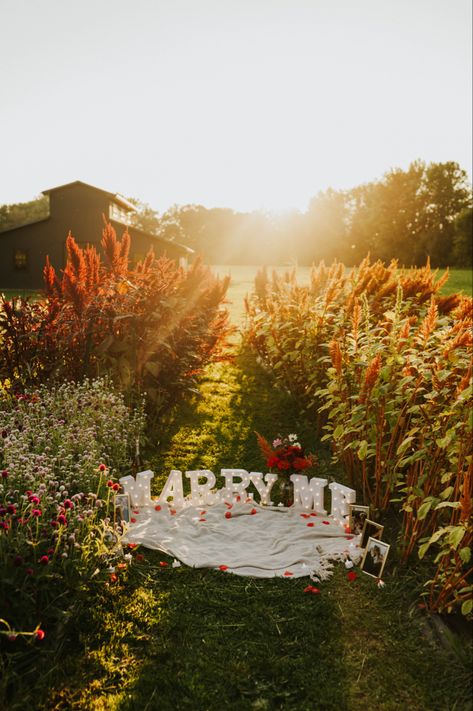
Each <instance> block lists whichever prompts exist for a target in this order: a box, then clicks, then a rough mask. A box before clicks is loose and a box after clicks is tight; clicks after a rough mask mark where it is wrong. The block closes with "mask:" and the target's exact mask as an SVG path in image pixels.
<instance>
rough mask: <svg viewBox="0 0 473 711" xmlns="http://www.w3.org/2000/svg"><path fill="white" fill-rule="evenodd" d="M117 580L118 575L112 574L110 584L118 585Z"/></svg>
mask: <svg viewBox="0 0 473 711" xmlns="http://www.w3.org/2000/svg"><path fill="white" fill-rule="evenodd" d="M117 580H118V577H117V575H116V573H110V582H112V583H116V582H117Z"/></svg>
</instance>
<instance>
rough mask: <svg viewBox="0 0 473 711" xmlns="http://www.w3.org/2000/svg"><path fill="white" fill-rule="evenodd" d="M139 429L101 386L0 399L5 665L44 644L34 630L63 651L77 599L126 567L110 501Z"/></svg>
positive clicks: (0, 628)
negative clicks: (116, 568)
mask: <svg viewBox="0 0 473 711" xmlns="http://www.w3.org/2000/svg"><path fill="white" fill-rule="evenodd" d="M143 430H144V416H143V413H142V411H140V410H137V411H131V410H130V408H129V407H128V406H127V405H126V404H125V402H124V400H123V397H122V396H121V395H120V394H118V393H116V392H114V391H113V389H112V388H111V385H110V382H108V381H104V380H96V381H94V382H88V381H85V382H84V383H82V384H81V385H73V384H71V383H68V384H63V385H61V386H58V387H55V388H52V389H50V388H47V387H45V386H43V387H41V388H39V389H37V390H35V391H31V392H29V393H25V394H22V395H19V396H16V397H15V396H10V395H9V394H7V393H3V394H2V395H1V396H0V435H1V436H0V470H1V472H0V580H1V595H0V650H1V652H2V655H4V660H5V662H4V663H5V665H6V668H9V667H10V666H11V667H14V666H15V665H16V664H17V662H21V660H23V659H24V658H25V656H26V657H27V656H28V655H29V654H30V653H31V652H32V648H31V645H33V646H34V645H37V644H40V643H41V641H42V640H41V637H38V634H37V630H38V629H41V635H43V633H44V634H45V635H46V638H47V639H48V638H49V637H51V638H54V639H55V640H56V644H60V643H61V637H62V635H63V634H64V626H65V624H66V622H67V620H68V619H69V617H70V616H71V615H72V614H73V610H74V606H75V604H76V601H77V596H80V594H81V591H84V590H93V589H94V587H96V586H97V587H99V588H100V587H101V588H103V586H104V585H105V584H108V582H109V579H110V572H109V567H110V565H111V564H113V563H114V561H116V560H118V562H119V564H120V565H122V563H123V551H122V550H121V547H120V545H119V540H120V536H121V529H120V527H119V526H118V524H115V523H114V514H113V505H112V504H113V500H112V497H113V495H114V494H115V493H116V492H117V491H119V489H120V486H119V484H118V483H117V482H116V479H117V478H119V477H120V476H123V475H125V474H127V473H129V472H130V471H132V470H133V454H134V451H135V447H136V442H137V441H139V439H140V437H142V436H143ZM124 567H126V564H124ZM46 643H47V642H46ZM4 690H5V689H4ZM2 696H3V695H2V694H1V693H0V705H2V707H3V703H2V702H4V701H5V699H3V698H2Z"/></svg>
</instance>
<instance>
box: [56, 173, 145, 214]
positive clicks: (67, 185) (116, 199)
mask: <svg viewBox="0 0 473 711" xmlns="http://www.w3.org/2000/svg"><path fill="white" fill-rule="evenodd" d="M77 185H83V186H84V187H86V188H89V189H90V190H95V192H97V193H101V194H102V195H106V196H107V197H108V198H109V199H110V200H113V201H114V202H116V203H118V204H119V205H121V207H123V208H125V210H128V212H136V207H135V206H134V205H133V204H132V203H131V202H130V201H129V200H127V199H126V198H125V197H123V195H120V193H111V192H109V191H108V190H102V188H96V187H95V185H90V184H89V183H84V182H83V181H82V180H74V181H73V182H72V183H65V184H64V185H58V186H57V187H55V188H48V189H47V190H43V191H42V193H43V195H50V194H51V193H55V192H59V191H60V190H67V189H68V188H72V187H75V186H77Z"/></svg>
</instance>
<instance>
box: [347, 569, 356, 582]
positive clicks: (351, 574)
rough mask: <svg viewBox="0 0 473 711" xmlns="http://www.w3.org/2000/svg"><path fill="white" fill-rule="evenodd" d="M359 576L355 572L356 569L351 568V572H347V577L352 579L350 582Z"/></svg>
mask: <svg viewBox="0 0 473 711" xmlns="http://www.w3.org/2000/svg"><path fill="white" fill-rule="evenodd" d="M357 577H358V575H357V574H356V573H355V571H354V570H350V572H349V573H347V578H348V580H349V581H350V583H352V582H353V581H354V580H356V579H357Z"/></svg>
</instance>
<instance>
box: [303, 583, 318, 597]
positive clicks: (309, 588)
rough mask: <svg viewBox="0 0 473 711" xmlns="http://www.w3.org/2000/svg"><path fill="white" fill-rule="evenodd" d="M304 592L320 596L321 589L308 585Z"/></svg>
mask: <svg viewBox="0 0 473 711" xmlns="http://www.w3.org/2000/svg"><path fill="white" fill-rule="evenodd" d="M304 592H305V593H312V595H320V590H319V588H315V587H314V586H313V585H308V586H307V587H306V588H304Z"/></svg>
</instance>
